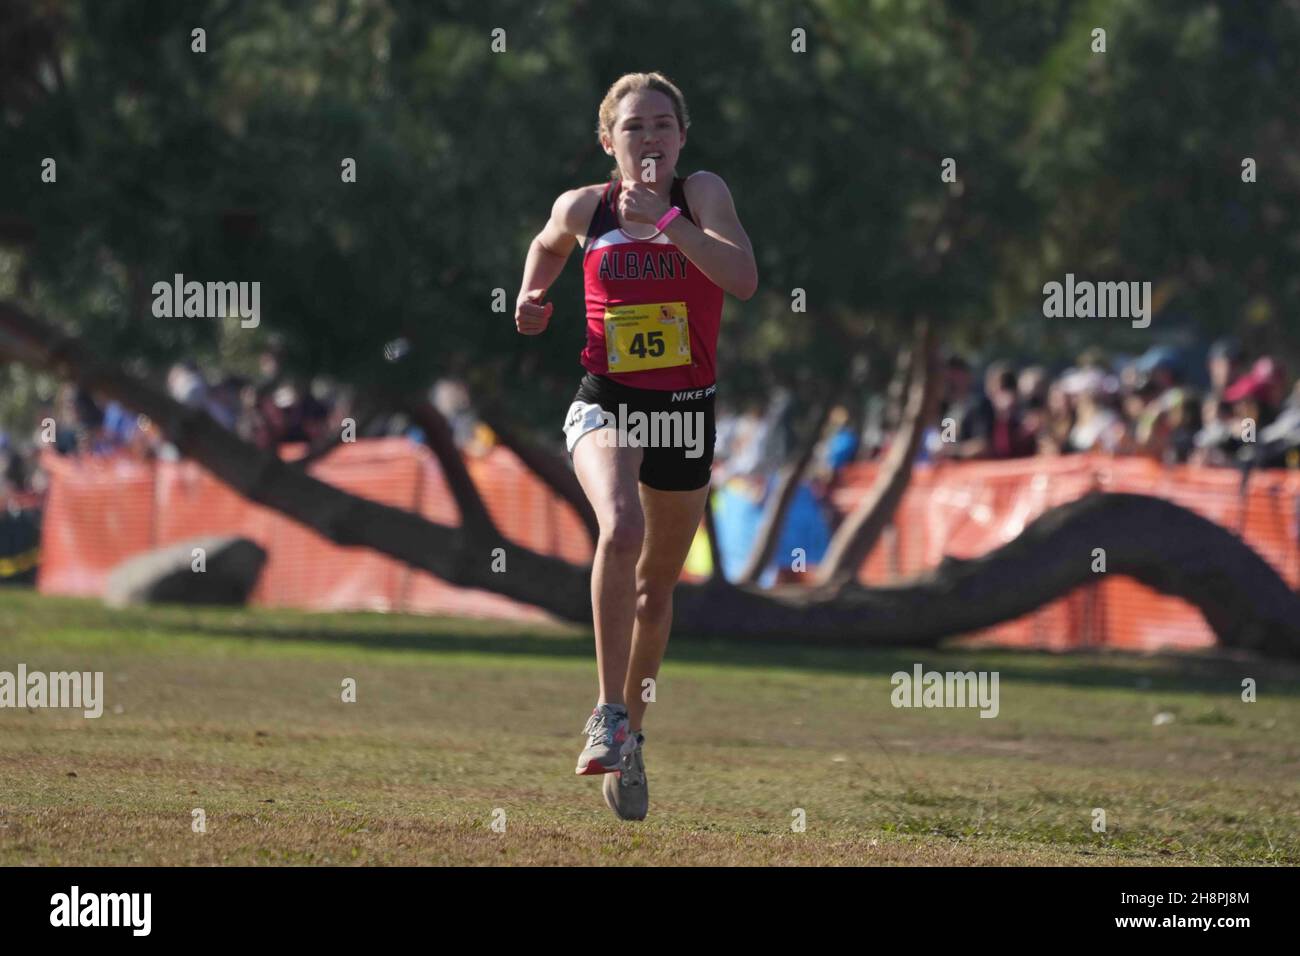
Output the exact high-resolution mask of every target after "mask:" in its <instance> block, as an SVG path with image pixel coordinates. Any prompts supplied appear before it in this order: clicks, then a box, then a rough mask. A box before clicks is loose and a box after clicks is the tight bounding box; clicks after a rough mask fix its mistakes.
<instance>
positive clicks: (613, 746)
mask: <svg viewBox="0 0 1300 956" xmlns="http://www.w3.org/2000/svg"><path fill="white" fill-rule="evenodd" d="M582 732H583V733H584V734H586V735H587V747H586V749H585V750H583V752H582V753H581V754H579V755H578V769H577V770H575V771H574V773H576V774H578V775H579V776H587V775H590V774H600V773H615V772H616V771H617V770H618V766H619V758H620V757H621V756H622V753H623V750H624V749H625V748H626V749H631V746H632V743H631V741H632V731H631V728H629V727H628V724H627V708H626V707H624V706H622V705H621V704H601V705H600V706H599V707H597V708H596V709H595V710H593V711H592V712H591V716H590V717H588V718H587V726H585V727H583V728H582Z"/></svg>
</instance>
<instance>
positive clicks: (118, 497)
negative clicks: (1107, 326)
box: [38, 438, 1300, 649]
mask: <svg viewBox="0 0 1300 956" xmlns="http://www.w3.org/2000/svg"><path fill="white" fill-rule="evenodd" d="M45 465H46V468H47V469H48V470H49V472H50V474H51V479H52V480H51V486H50V492H49V497H48V499H47V502H46V509H45V515H44V520H43V524H42V554H41V566H40V572H39V577H38V587H39V589H40V590H41V592H42V593H47V594H74V595H99V594H101V593H102V591H103V587H104V582H105V579H106V577H107V575H108V573H109V571H110V570H111V569H112V568H113V566H114V565H116V564H117V563H119V562H120V561H122V560H124V559H126V558H128V557H131V556H132V555H135V554H139V553H140V552H143V551H147V550H149V549H151V548H155V547H160V546H163V545H167V544H171V543H174V542H176V541H180V540H183V539H185V538H190V537H193V536H195V535H200V534H240V535H244V536H246V537H249V538H251V539H253V540H255V541H257V542H258V543H259V544H261V545H262V546H263V547H264V548H266V549H267V551H268V561H267V565H266V568H265V569H264V571H263V573H262V577H261V579H260V580H259V582H258V586H257V589H256V591H255V592H254V595H253V601H254V603H255V604H260V605H267V606H292V607H301V608H308V609H316V610H330V611H332V610H344V609H365V610H380V611H393V610H397V611H414V612H422V613H441V614H462V615H472V616H486V617H501V618H508V619H515V620H545V619H546V618H547V615H546V614H545V613H544V612H542V611H539V610H538V609H536V608H533V607H530V606H527V605H523V604H519V603H518V602H515V601H512V600H510V599H508V598H505V597H502V596H500V595H496V594H491V593H488V592H484V591H476V590H471V589H467V588H459V587H454V586H452V585H449V584H447V583H445V582H443V581H441V580H439V579H437V578H435V577H433V576H431V575H429V574H426V573H424V572H422V571H416V570H413V569H411V568H408V567H406V566H405V565H402V564H400V563H399V562H396V561H394V560H392V559H390V558H387V557H384V556H383V555H380V554H378V553H377V552H374V551H371V550H368V549H365V548H341V547H339V546H337V545H334V544H332V543H330V542H329V541H327V540H325V539H324V538H322V537H321V536H319V535H317V534H316V533H315V532H312V531H309V530H307V529H305V528H303V527H302V526H301V525H299V524H297V523H296V522H293V521H291V520H289V519H288V518H285V517H283V516H281V515H279V514H278V513H276V512H274V511H271V510H269V509H266V508H263V507H260V506H258V505H255V504H253V503H251V502H249V501H247V500H245V499H243V498H241V497H240V496H239V495H237V494H235V493H234V492H233V491H231V490H230V489H228V488H227V487H226V486H224V485H222V484H221V483H220V482H218V481H217V480H216V479H215V478H213V477H212V475H211V474H209V473H208V472H207V471H205V470H204V469H202V468H201V467H200V466H198V465H197V464H195V463H194V462H190V461H180V462H140V461H135V460H132V459H126V458H91V459H69V458H59V457H57V456H54V455H52V454H49V455H47V457H46V459H45ZM467 466H468V468H469V471H470V474H471V475H472V477H473V478H474V481H475V483H476V484H477V486H478V488H479V489H480V491H481V493H482V495H483V499H484V501H485V503H486V505H487V507H488V510H489V512H490V513H491V515H492V517H493V518H494V519H495V520H496V521H497V522H498V525H499V527H500V528H501V531H502V533H503V534H504V535H505V536H506V537H507V538H508V539H510V540H511V541H514V542H516V543H518V544H520V545H523V546H525V547H528V548H531V549H533V550H535V551H538V552H541V553H543V554H549V555H554V556H557V557H560V558H563V559H565V560H567V561H570V562H573V563H575V564H585V563H586V562H588V561H589V560H590V559H591V546H590V543H589V542H588V540H587V537H586V534H585V533H584V531H583V528H582V525H581V523H580V521H579V520H578V517H577V516H576V515H575V514H574V513H573V511H572V509H570V508H569V507H568V506H567V505H565V504H563V503H562V502H561V501H560V500H559V499H558V498H557V497H556V496H555V495H554V494H553V493H551V492H550V490H549V489H547V488H546V487H545V485H544V484H543V483H542V482H541V481H540V480H539V479H538V478H537V477H536V476H534V475H533V474H532V473H531V472H530V471H529V470H528V469H527V468H526V467H524V465H523V464H522V463H521V462H520V461H519V460H518V459H517V458H516V457H515V456H514V455H513V454H511V453H510V452H509V451H508V450H506V449H504V448H501V447H496V448H493V449H492V450H491V451H490V452H489V453H488V454H486V455H484V456H483V457H480V458H471V459H469V460H468V461H467ZM309 470H310V473H311V474H312V475H314V476H315V477H317V478H319V479H321V480H322V481H325V482H328V483H329V484H332V485H335V486H337V487H339V488H342V489H344V490H347V491H350V492H353V493H355V494H358V495H362V496H364V497H366V498H370V499H373V500H376V501H382V502H384V503H385V504H390V505H393V506H395V507H399V508H405V509H407V510H410V511H413V512H415V513H417V514H420V515H422V516H424V517H425V518H428V519H430V520H433V521H437V522H440V523H443V524H448V525H455V524H457V523H458V520H459V519H458V513H457V509H456V505H455V502H454V501H453V500H452V497H451V494H450V492H449V491H448V489H447V486H446V483H445V481H444V480H443V476H442V471H441V469H440V468H439V466H438V463H437V460H436V459H435V458H434V457H433V456H432V455H431V454H430V453H429V451H428V449H426V448H424V447H422V446H418V445H414V444H412V443H411V442H409V441H407V440H406V439H404V438H390V439H373V440H366V441H359V442H356V443H351V444H347V445H342V446H340V447H339V448H338V449H337V450H336V451H335V452H333V453H332V454H330V455H329V457H328V458H326V459H324V460H323V461H319V462H316V463H315V464H313V465H312V466H311V468H310V469H309ZM877 470H878V465H877V464H875V463H870V462H864V463H857V464H853V465H850V466H848V467H847V468H846V469H844V471H843V472H842V473H841V478H840V481H838V482H837V484H836V488H835V491H834V492H833V494H832V504H833V506H834V507H835V508H836V509H837V510H838V511H840V512H847V511H849V510H851V509H852V507H853V506H854V505H855V504H856V503H857V502H858V501H859V500H860V498H861V496H862V495H863V493H864V492H865V491H866V489H867V488H869V487H870V485H871V482H872V480H873V479H874V477H875V475H876V472H877ZM1093 488H1098V489H1102V490H1107V491H1129V492H1138V493H1143V494H1153V495H1158V496H1160V497H1164V498H1167V499H1169V500H1171V501H1174V502H1176V503H1178V504H1180V505H1183V506H1184V507H1187V508H1190V509H1192V510H1194V511H1196V512H1198V513H1200V514H1202V515H1204V516H1205V517H1207V518H1209V519H1211V520H1213V521H1216V522H1218V523H1219V524H1221V525H1223V526H1225V527H1227V528H1229V529H1231V530H1233V531H1234V532H1237V533H1238V534H1240V535H1241V536H1242V537H1243V538H1244V539H1245V540H1246V542H1247V543H1249V544H1250V545H1251V546H1252V547H1253V548H1255V550H1256V551H1258V552H1259V553H1260V555H1261V556H1263V557H1264V558H1265V559H1266V560H1267V561H1268V562H1269V563H1270V564H1272V566H1273V567H1274V568H1276V569H1277V571H1278V573H1279V574H1281V575H1282V576H1283V578H1284V579H1285V580H1286V581H1287V582H1288V584H1290V585H1291V586H1292V587H1297V585H1300V535H1298V533H1297V529H1298V525H1300V473H1296V472H1283V471H1272V472H1256V473H1254V474H1253V475H1251V477H1250V482H1249V485H1248V488H1247V490H1246V493H1245V494H1244V495H1243V494H1242V491H1241V478H1240V475H1239V474H1238V473H1236V472H1235V471H1231V470H1226V469H1224V470H1219V469H1199V468H1191V467H1186V466H1177V467H1164V466H1161V465H1158V464H1155V463H1153V462H1150V461H1146V460H1142V459H1127V458H1125V459H1115V458H1105V457H1100V456H1069V457H1064V458H1057V459H1043V458H1033V459H1020V460H1016V461H1007V462H970V463H960V464H958V463H944V464H940V465H937V466H933V467H920V468H918V469H917V470H916V471H915V473H914V475H913V478H912V481H911V484H910V485H909V487H908V490H907V492H906V494H905V495H904V497H903V500H902V502H901V504H900V505H899V508H898V512H897V515H896V517H895V522H894V525H893V527H891V528H890V529H888V530H887V531H886V533H885V535H884V536H883V537H882V539H881V541H880V543H879V544H878V546H877V547H876V548H875V550H874V551H873V552H872V554H871V555H870V557H869V558H868V559H867V561H866V562H864V564H863V567H862V569H861V571H860V574H859V577H860V579H861V580H862V581H863V582H864V583H867V584H885V583H893V582H897V581H899V580H902V579H905V578H908V577H911V576H912V575H915V574H917V573H920V572H922V571H925V570H928V569H930V568H933V567H935V566H936V565H937V564H938V563H939V562H940V561H941V560H942V559H943V557H944V556H945V555H953V556H955V557H960V558H969V557H976V556H978V555H981V554H984V553H986V552H988V551H989V550H991V549H993V548H995V547H998V546H999V545H1001V544H1004V543H1005V542H1007V541H1009V540H1011V539H1012V538H1014V537H1015V536H1016V535H1017V534H1019V533H1020V531H1021V530H1023V529H1024V527H1025V526H1026V525H1027V524H1028V523H1029V522H1031V521H1032V520H1033V519H1034V518H1036V517H1037V516H1038V515H1040V514H1042V513H1043V512H1044V511H1046V510H1048V509H1050V508H1052V507H1054V506H1056V505H1059V504H1063V503H1065V502H1068V501H1072V500H1074V499H1076V498H1078V497H1080V496H1081V495H1083V494H1086V493H1087V492H1088V491H1089V490H1090V489H1093ZM483 559H484V560H485V561H490V560H491V556H490V555H484V557H483ZM1170 560H1174V561H1176V560H1178V556H1177V555H1170ZM971 639H972V640H974V641H977V642H996V643H1000V644H1010V645H1021V646H1037V647H1047V648H1068V647H1081V646H1090V645H1099V644H1107V645H1111V646H1117V647H1127V648H1140V649H1150V648H1155V647H1167V646H1173V647H1184V648H1191V647H1203V646H1207V645H1210V644H1213V643H1214V637H1213V635H1212V633H1211V632H1210V631H1209V629H1208V627H1207V626H1206V624H1205V622H1204V620H1203V618H1202V617H1201V615H1200V614H1199V613H1198V612H1197V611H1196V610H1195V609H1194V608H1193V607H1191V605H1189V604H1187V603H1185V602H1183V601H1181V600H1178V599H1176V598H1169V597H1165V596H1163V595H1160V594H1157V593H1155V592H1153V591H1151V590H1150V589H1148V588H1146V587H1144V586H1143V585H1140V584H1137V583H1136V582H1133V581H1131V580H1128V579H1124V578H1119V577H1107V576H1103V575H1098V580H1097V582H1096V583H1095V584H1089V585H1087V586H1084V587H1081V588H1078V589H1077V590H1076V591H1074V592H1073V593H1072V594H1069V595H1067V596H1065V597H1063V598H1060V599H1058V600H1055V601H1052V602H1051V603H1049V604H1047V605H1045V606H1043V607H1042V608H1039V609H1038V610H1036V611H1034V612H1032V613H1030V614H1027V615H1025V616H1023V617H1021V618H1019V619H1017V620H1015V621H1009V622H1005V623H1003V624H1000V625H998V626H997V627H994V628H989V629H987V630H984V631H981V632H979V633H978V634H974V635H971Z"/></svg>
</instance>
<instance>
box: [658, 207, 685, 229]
mask: <svg viewBox="0 0 1300 956" xmlns="http://www.w3.org/2000/svg"><path fill="white" fill-rule="evenodd" d="M681 214H682V211H681V209H680V208H678V207H677V206H673V208H672V209H669V210H668V211H667V212H666V213H664V214H663V215H662V216H660V217H659V221H658V222H657V223H655V228H656V229H658V230H659V231H660V232H663V231H664V227H666V226H667V225H668V224H669V223H670V222H672V221H673V220H674V219H676V218H677V217H678V216H680V215H681Z"/></svg>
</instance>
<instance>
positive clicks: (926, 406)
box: [815, 318, 940, 586]
mask: <svg viewBox="0 0 1300 956" xmlns="http://www.w3.org/2000/svg"><path fill="white" fill-rule="evenodd" d="M937 366H938V345H937V343H936V340H935V336H934V330H933V328H932V327H931V324H930V322H929V320H928V319H925V318H923V319H921V320H920V323H919V324H918V326H917V331H916V345H915V347H914V348H913V349H912V376H911V378H912V381H911V386H910V388H909V390H908V397H907V406H906V408H905V410H904V413H903V420H902V422H900V423H899V427H898V433H897V434H896V435H895V436H894V441H893V443H892V444H891V445H890V446H889V451H888V452H887V453H886V455H885V460H884V463H883V465H882V467H881V469H880V473H879V474H878V475H877V476H876V480H875V483H874V484H873V485H872V487H871V490H870V491H869V492H868V493H867V495H866V496H865V497H864V498H863V499H862V501H860V502H859V503H858V505H857V507H856V508H854V509H853V513H852V514H850V515H849V516H848V517H847V518H845V519H844V521H843V523H841V524H840V526H839V528H837V529H836V531H835V535H834V537H832V538H831V543H830V546H829V547H828V548H827V549H826V556H825V557H824V558H823V559H822V562H821V565H820V566H819V567H818V569H817V576H816V578H815V581H816V583H817V585H818V586H826V585H842V584H846V583H848V582H849V581H851V580H852V579H853V577H854V576H855V575H856V574H857V573H858V568H860V567H862V562H863V561H865V560H866V559H867V555H869V554H870V553H871V549H872V548H873V547H875V545H876V542H877V541H878V540H879V539H880V535H881V533H882V532H883V531H884V530H885V528H886V527H887V526H888V525H889V522H890V521H892V520H893V517H894V512H895V510H897V508H898V503H899V502H900V501H902V500H903V492H905V491H906V490H907V485H908V482H910V481H911V479H912V464H913V462H915V461H916V453H917V450H918V449H919V448H920V447H921V439H922V437H923V436H924V435H925V428H926V426H927V425H928V424H929V423H930V419H931V418H933V417H934V413H935V411H936V410H937V408H938V404H939V394H940V381H939V374H938V367H937Z"/></svg>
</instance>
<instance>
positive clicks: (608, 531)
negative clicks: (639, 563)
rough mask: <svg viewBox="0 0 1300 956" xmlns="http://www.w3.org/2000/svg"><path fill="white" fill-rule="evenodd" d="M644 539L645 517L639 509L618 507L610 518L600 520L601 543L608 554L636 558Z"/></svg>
mask: <svg viewBox="0 0 1300 956" xmlns="http://www.w3.org/2000/svg"><path fill="white" fill-rule="evenodd" d="M644 540H645V517H644V516H643V515H642V514H641V512H640V510H639V509H636V510H634V509H631V508H627V509H616V510H615V511H614V514H613V515H612V516H611V517H610V518H608V519H607V520H604V521H601V522H600V544H601V547H602V548H603V549H604V550H605V552H606V553H607V554H614V555H618V556H620V557H630V558H632V559H633V560H635V559H636V558H637V557H638V556H639V555H640V554H641V543H642V542H643V541H644Z"/></svg>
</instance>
